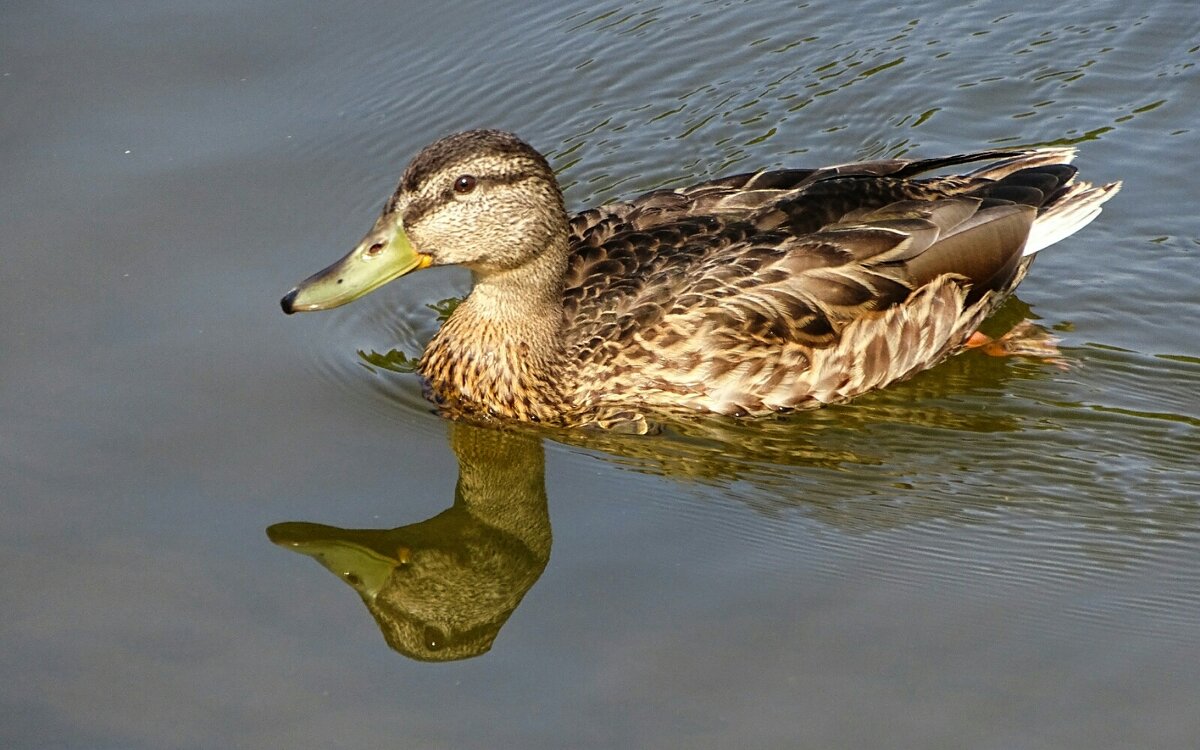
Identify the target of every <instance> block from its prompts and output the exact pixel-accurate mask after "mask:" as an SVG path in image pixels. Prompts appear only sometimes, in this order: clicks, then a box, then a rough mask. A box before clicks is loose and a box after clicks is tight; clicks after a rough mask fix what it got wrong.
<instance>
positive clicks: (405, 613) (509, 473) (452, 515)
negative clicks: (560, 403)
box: [267, 424, 550, 661]
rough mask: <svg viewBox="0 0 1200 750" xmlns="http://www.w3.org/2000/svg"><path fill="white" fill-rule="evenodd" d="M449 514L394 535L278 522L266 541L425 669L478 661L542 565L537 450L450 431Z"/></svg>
mask: <svg viewBox="0 0 1200 750" xmlns="http://www.w3.org/2000/svg"><path fill="white" fill-rule="evenodd" d="M451 443H452V445H453V448H454V452H455V455H457V457H458V461H459V477H458V486H457V488H456V489H455V496H454V505H453V506H452V507H450V508H449V509H448V510H446V511H444V512H442V513H439V514H438V515H436V516H434V517H433V518H430V519H428V520H426V521H421V522H420V523H414V524H410V525H408V526H401V527H399V528H395V529H340V528H336V527H333V526H323V525H321V524H312V523H301V522H292V523H280V524H275V525H274V526H271V527H270V528H268V529H267V535H268V536H269V537H270V539H271V541H272V542H274V543H276V544H278V545H280V546H282V547H287V548H289V549H292V550H294V551H296V552H301V553H303V554H305V555H308V556H310V557H312V558H314V559H316V560H317V561H318V562H320V563H321V564H322V565H324V566H325V567H326V568H327V569H328V570H329V571H330V572H332V573H334V574H335V575H337V576H338V577H340V578H342V580H344V581H346V582H347V583H349V584H350V585H351V586H353V587H354V589H355V590H356V591H358V593H359V596H361V597H362V600H363V602H364V603H365V604H366V605H367V609H369V610H370V611H371V614H372V615H374V617H375V620H376V622H378V623H379V629H380V630H381V631H382V632H383V636H384V638H385V639H386V640H387V642H388V645H390V646H391V647H392V648H394V649H396V650H397V651H399V652H400V653H402V654H404V655H405V656H409V657H412V658H414V659H420V660H423V661H451V660H454V659H466V658H470V657H472V656H478V655H479V654H482V653H484V652H485V651H487V650H488V649H489V648H491V645H492V641H493V640H495V638H496V634H497V633H498V632H499V631H500V628H501V626H503V625H504V623H505V621H507V620H508V617H509V615H511V614H512V612H513V610H514V609H516V607H517V605H518V604H520V603H521V599H522V598H523V597H524V596H525V592H527V591H528V590H529V589H530V587H532V586H533V584H534V582H536V581H537V579H538V577H539V576H541V574H542V571H543V570H544V569H545V567H546V562H547V561H548V560H549V559H550V516H549V513H548V511H547V507H546V488H545V481H544V478H543V475H544V460H543V454H542V447H541V443H540V441H539V440H538V439H537V438H533V437H530V436H527V435H520V434H511V433H508V434H506V433H498V432H494V431H490V430H486V429H483V428H479V427H472V426H470V425H466V424H452V425H451Z"/></svg>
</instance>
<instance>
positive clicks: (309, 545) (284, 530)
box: [267, 521, 408, 600]
mask: <svg viewBox="0 0 1200 750" xmlns="http://www.w3.org/2000/svg"><path fill="white" fill-rule="evenodd" d="M383 536H384V532H380V531H377V530H374V529H339V528H337V527H335V526H325V525H323V524H319V523H303V522H300V521H290V522H288V523H277V524H275V525H273V526H270V527H268V528H267V537H268V538H269V539H270V540H271V541H272V542H274V543H275V544H277V545H279V546H280V547H283V548H284V549H290V550H292V551H293V552H299V553H300V554H302V555H307V556H308V557H311V558H312V559H314V560H316V561H317V562H319V563H321V565H322V566H324V568H325V569H326V570H328V571H329V572H330V573H333V574H334V575H335V576H337V577H338V578H341V579H342V580H343V581H345V582H346V583H348V584H350V585H351V586H353V587H354V588H355V590H357V591H358V593H359V594H360V595H362V597H363V598H364V599H369V600H374V599H375V597H377V596H378V595H379V592H380V591H382V590H383V588H384V587H385V586H386V585H387V583H388V580H389V579H390V578H391V576H392V573H393V572H395V570H396V568H397V567H399V566H400V565H402V564H403V562H402V561H401V560H400V559H398V558H397V557H396V554H397V552H396V550H394V549H393V550H392V551H390V552H389V551H386V550H383V549H379V548H378V547H379V545H378V544H373V543H374V542H378V541H380V538H381V537H383ZM399 554H408V552H407V550H406V549H403V548H402V549H401V550H400V552H399Z"/></svg>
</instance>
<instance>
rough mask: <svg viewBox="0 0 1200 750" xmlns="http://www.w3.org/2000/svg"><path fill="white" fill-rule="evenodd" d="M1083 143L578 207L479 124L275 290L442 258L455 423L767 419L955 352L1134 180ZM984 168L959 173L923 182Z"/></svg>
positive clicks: (431, 370)
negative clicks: (651, 416) (1050, 248)
mask: <svg viewBox="0 0 1200 750" xmlns="http://www.w3.org/2000/svg"><path fill="white" fill-rule="evenodd" d="M1073 155H1074V151H1073V149H1069V148H1046V149H1031V150H1025V151H982V152H978V153H970V154H960V155H957V156H949V157H945V158H942V159H923V160H918V161H899V160H890V161H874V162H861V163H857V164H846V165H841V166H836V167H827V168H824V169H783V170H777V171H767V172H756V173H753V174H741V175H735V176H732V177H725V178H721V179H717V180H711V181H709V182H703V183H700V184H698V185H695V186H693V187H689V188H683V189H679V190H656V191H654V192H651V193H647V194H646V195H643V196H641V197H638V198H635V199H633V200H632V201H629V202H626V203H613V204H609V205H605V206H601V207H599V208H594V209H591V210H589V211H584V212H583V213H580V214H578V215H576V216H574V217H570V218H569V217H568V216H567V213H566V210H565V209H564V207H563V199H562V193H561V191H560V190H559V187H558V183H557V181H556V180H555V178H554V173H553V172H552V171H551V169H550V166H549V164H547V162H546V159H545V158H544V157H543V156H542V155H541V154H539V153H538V152H537V151H535V150H534V149H533V148H531V147H530V146H529V145H527V144H526V143H524V142H523V141H521V140H520V139H518V138H517V137H516V136H514V135H511V134H509V133H504V132H499V131H495V130H472V131H468V132H465V133H458V134H456V135H451V136H449V137H446V138H443V139H441V140H439V141H437V142H435V143H433V144H432V145H430V146H427V147H426V148H425V149H424V150H423V151H421V152H420V153H419V154H417V156H416V158H415V159H413V161H412V163H411V164H410V165H409V166H408V169H407V170H405V172H404V176H403V177H402V179H401V180H400V186H399V187H398V188H397V190H396V192H395V194H394V195H392V197H391V199H390V200H388V202H387V205H386V206H385V207H384V209H383V214H382V216H380V217H379V220H378V221H376V222H375V227H374V229H372V230H371V232H370V233H369V234H367V236H366V237H365V238H364V239H363V241H362V242H361V243H360V244H359V245H358V247H356V248H355V249H354V250H352V251H351V252H350V254H349V255H347V256H346V257H345V258H343V259H341V260H340V261H338V262H337V263H335V264H333V265H332V266H330V267H329V268H327V269H325V270H324V271H321V272H320V273H317V274H316V275H314V276H312V277H310V278H308V279H306V280H305V281H303V282H302V283H301V284H300V285H299V286H297V287H296V288H295V289H293V290H292V291H290V292H288V294H287V296H285V297H284V298H283V310H284V312H287V313H292V312H296V311H300V310H323V309H327V308H331V307H336V306H338V305H342V304H345V303H347V302H350V301H351V300H353V299H355V298H357V297H360V296H362V295H364V294H366V293H367V292H369V291H371V290H373V289H375V288H377V287H379V286H382V285H383V284H385V283H387V282H389V281H391V280H392V279H395V278H397V277H399V276H403V275H404V274H406V273H408V272H410V271H414V270H417V269H420V268H427V267H429V266H435V265H450V264H459V265H463V266H466V267H467V268H469V269H471V271H472V272H473V276H474V282H475V283H474V289H473V290H472V291H471V293H470V295H468V296H467V298H466V299H465V300H463V302H462V304H460V305H459V306H458V308H457V309H456V310H455V311H454V313H453V314H452V315H451V316H450V318H449V319H448V320H447V321H446V323H445V325H444V326H442V329H441V330H440V331H439V332H438V333H437V335H435V336H434V337H433V340H432V341H430V343H429V346H428V347H427V348H426V350H425V354H424V356H423V357H422V358H421V362H420V366H419V372H420V374H421V375H422V376H423V377H424V379H425V381H426V384H427V388H428V393H429V395H430V396H431V398H432V399H433V400H434V401H435V402H436V403H437V404H438V405H439V407H440V408H441V409H443V410H444V411H445V412H447V413H449V414H454V415H462V416H466V417H471V418H480V417H483V418H486V417H490V416H495V417H501V418H505V419H513V420H521V421H533V422H547V423H552V424H560V425H613V424H614V423H621V422H628V421H632V422H634V423H635V424H644V415H645V413H646V412H662V411H675V412H680V411H692V412H716V413H720V414H731V415H761V414H767V413H770V412H775V411H782V410H788V409H796V408H803V407H808V406H820V405H822V404H828V403H832V402H836V401H842V400H845V399H848V398H851V397H853V396H856V395H858V394H860V393H863V392H865V391H869V390H871V389H874V388H880V387H882V386H885V385H888V384H889V383H893V382H895V381H897V380H902V379H904V378H907V377H909V376H911V375H913V374H914V373H917V372H919V371H921V370H924V369H926V368H928V367H932V366H933V365H935V364H937V363H938V362H940V361H941V360H943V359H945V358H946V357H947V356H949V355H950V354H953V353H955V352H956V351H959V350H961V349H962V348H963V347H964V346H965V344H966V342H967V341H968V339H969V338H970V337H971V334H972V333H973V332H975V330H976V329H977V328H978V327H979V324H980V323H981V322H982V321H983V320H984V319H985V318H986V317H987V316H988V315H989V314H990V313H991V312H992V311H993V310H995V309H996V307H997V306H998V305H999V304H1000V303H1001V302H1002V301H1003V300H1004V299H1005V298H1006V297H1007V296H1008V295H1009V294H1010V293H1011V292H1012V291H1013V289H1014V288H1015V287H1016V286H1017V284H1018V282H1020V280H1021V279H1022V278H1023V277H1024V275H1025V271H1026V270H1027V269H1028V267H1029V264H1030V262H1031V261H1032V256H1033V254H1034V253H1036V252H1037V251H1038V250H1041V249H1042V248H1044V247H1046V246H1047V245H1050V244H1051V243H1054V242H1057V241H1058V240H1061V239H1063V238H1064V237H1067V236H1069V235H1071V234H1072V233H1074V232H1076V231H1077V230H1079V229H1080V228H1082V227H1083V226H1085V225H1086V224H1087V223H1088V222H1090V221H1091V220H1092V219H1094V218H1095V217H1096V215H1097V214H1099V213H1100V207H1101V204H1103V203H1104V202H1105V201H1106V200H1108V199H1109V198H1111V197H1112V196H1113V194H1114V193H1116V191H1117V190H1118V188H1119V187H1120V183H1116V182H1114V183H1110V184H1108V185H1104V186H1102V187H1093V186H1091V185H1089V184H1087V183H1083V182H1074V181H1073V179H1074V176H1075V168H1074V167H1072V166H1070V165H1069V164H1068V162H1069V161H1070V160H1071V157H1072V156H1073ZM972 162H988V163H987V164H986V165H985V166H983V167H980V168H978V169H975V170H974V171H971V172H967V173H965V174H962V175H957V176H949V177H947V176H935V177H929V176H922V175H926V173H928V172H931V171H934V170H944V169H945V168H947V167H951V166H956V165H960V164H967V163H972Z"/></svg>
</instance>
